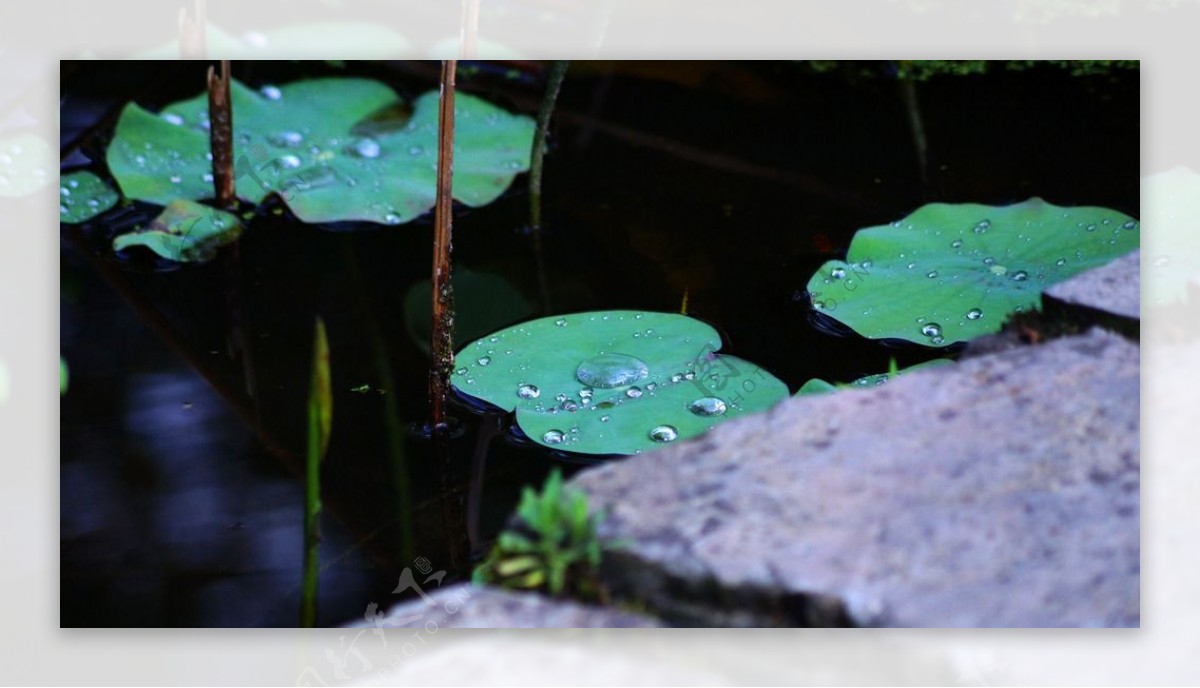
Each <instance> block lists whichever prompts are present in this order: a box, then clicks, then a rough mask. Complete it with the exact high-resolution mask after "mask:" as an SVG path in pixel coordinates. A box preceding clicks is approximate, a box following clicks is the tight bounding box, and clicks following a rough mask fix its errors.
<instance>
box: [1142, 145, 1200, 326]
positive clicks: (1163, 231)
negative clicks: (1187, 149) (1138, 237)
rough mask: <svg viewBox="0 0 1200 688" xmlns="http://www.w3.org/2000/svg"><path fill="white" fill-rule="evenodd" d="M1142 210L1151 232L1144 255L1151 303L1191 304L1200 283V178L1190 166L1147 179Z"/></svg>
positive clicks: (1146, 281) (1144, 186)
mask: <svg viewBox="0 0 1200 688" xmlns="http://www.w3.org/2000/svg"><path fill="white" fill-rule="evenodd" d="M1142 208H1143V213H1144V217H1145V220H1146V222H1147V223H1148V225H1149V226H1150V228H1151V231H1150V233H1149V234H1147V235H1146V242H1145V246H1144V247H1143V248H1144V250H1143V251H1142V260H1143V268H1144V269H1143V270H1142V275H1143V279H1144V280H1145V283H1144V284H1145V287H1144V289H1145V290H1146V296H1147V303H1148V305H1151V306H1161V305H1166V304H1170V303H1176V302H1181V301H1187V299H1188V286H1187V285H1188V282H1189V281H1196V282H1197V284H1200V174H1196V173H1195V172H1193V171H1192V170H1190V169H1188V168H1186V167H1176V168H1174V169H1171V170H1168V171H1166V172H1160V173H1158V174H1153V175H1150V176H1148V177H1145V178H1143V179H1142Z"/></svg>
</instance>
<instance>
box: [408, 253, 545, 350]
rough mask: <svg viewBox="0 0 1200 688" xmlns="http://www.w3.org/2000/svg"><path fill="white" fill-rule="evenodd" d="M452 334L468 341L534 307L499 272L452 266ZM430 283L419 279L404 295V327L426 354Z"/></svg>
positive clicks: (527, 313)
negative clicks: (453, 309)
mask: <svg viewBox="0 0 1200 688" xmlns="http://www.w3.org/2000/svg"><path fill="white" fill-rule="evenodd" d="M454 298H455V311H454V337H455V339H457V340H459V341H468V340H472V339H477V338H479V337H482V336H483V335H485V334H488V333H489V332H494V331H495V330H496V329H497V328H499V327H503V326H505V325H507V324H509V323H514V322H517V321H518V320H522V319H524V318H528V317H529V316H531V315H533V313H534V311H536V310H537V306H536V305H535V304H534V303H533V301H532V300H530V299H528V298H526V296H525V294H523V293H522V292H521V291H520V290H519V289H517V287H516V286H515V285H514V284H513V283H512V282H510V281H509V280H508V279H507V278H505V277H504V276H503V275H499V274H496V273H494V272H480V271H476V270H472V269H471V268H469V267H466V266H464V265H461V264H456V265H455V266H454ZM432 323H433V285H431V284H430V283H429V279H428V278H426V279H423V280H421V281H419V282H416V283H415V284H413V286H411V287H409V289H408V292H407V293H405V295H404V326H405V329H406V330H407V331H408V336H409V337H410V338H412V341H413V343H415V344H416V345H417V347H419V348H420V349H421V350H422V351H424V352H425V353H427V354H428V353H429V342H430V333H429V330H430V327H431V326H432Z"/></svg>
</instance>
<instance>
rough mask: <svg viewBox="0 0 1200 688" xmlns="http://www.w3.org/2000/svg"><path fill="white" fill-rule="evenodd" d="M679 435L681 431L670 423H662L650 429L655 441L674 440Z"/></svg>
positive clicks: (651, 437)
mask: <svg viewBox="0 0 1200 688" xmlns="http://www.w3.org/2000/svg"><path fill="white" fill-rule="evenodd" d="M678 437H679V431H678V430H676V429H675V428H673V427H671V426H670V425H660V426H658V427H656V428H654V429H653V430H651V431H650V439H652V440H654V441H655V442H674V441H675V440H676V439H677V438H678Z"/></svg>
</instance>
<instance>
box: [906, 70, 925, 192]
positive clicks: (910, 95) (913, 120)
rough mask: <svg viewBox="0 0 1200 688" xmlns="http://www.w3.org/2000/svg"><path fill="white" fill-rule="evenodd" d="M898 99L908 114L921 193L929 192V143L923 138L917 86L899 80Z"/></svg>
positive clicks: (923, 127)
mask: <svg viewBox="0 0 1200 688" xmlns="http://www.w3.org/2000/svg"><path fill="white" fill-rule="evenodd" d="M899 85H900V97H901V99H903V100H904V110H905V112H906V113H907V114H908V128H909V130H910V131H911V133H912V140H913V149H914V150H915V152H916V154H917V167H918V171H919V172H920V174H921V191H923V192H925V193H926V194H928V192H929V141H928V140H927V139H926V137H925V122H924V118H923V117H921V101H920V100H918V98H917V84H916V82H914V81H913V80H912V79H900V80H899Z"/></svg>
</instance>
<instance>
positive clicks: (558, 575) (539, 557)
mask: <svg viewBox="0 0 1200 688" xmlns="http://www.w3.org/2000/svg"><path fill="white" fill-rule="evenodd" d="M602 520H603V514H594V515H593V514H589V512H588V505H587V497H586V495H584V494H583V492H582V491H580V490H577V489H564V488H563V486H562V474H561V473H560V472H559V470H558V469H557V468H556V469H554V471H553V472H551V474H550V477H549V478H547V479H546V485H545V486H544V487H543V488H542V491H541V493H540V494H539V493H537V492H535V491H534V489H533V488H532V487H526V488H525V491H524V493H523V494H522V495H521V503H520V505H519V506H518V507H517V512H516V517H515V519H513V523H512V525H511V526H510V527H509V528H507V529H505V530H504V531H503V532H501V533H500V536H499V538H498V539H497V542H496V545H495V546H494V547H493V548H492V551H491V552H490V553H489V554H488V556H487V558H486V559H484V561H483V562H482V563H480V565H479V566H478V567H477V568H476V569H475V573H474V575H473V576H472V580H473V581H474V582H475V583H476V584H484V583H490V584H493V585H499V586H501V587H505V588H511V589H515V590H537V591H542V592H546V593H548V594H550V595H552V596H555V597H560V596H563V595H570V596H573V597H577V598H582V599H595V598H598V597H600V596H601V595H602V591H601V589H600V586H599V583H598V576H597V570H598V568H599V566H600V557H601V552H602V545H601V541H600V538H599V536H598V535H597V532H596V531H597V527H598V526H599V524H600V522H601V521H602Z"/></svg>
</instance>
